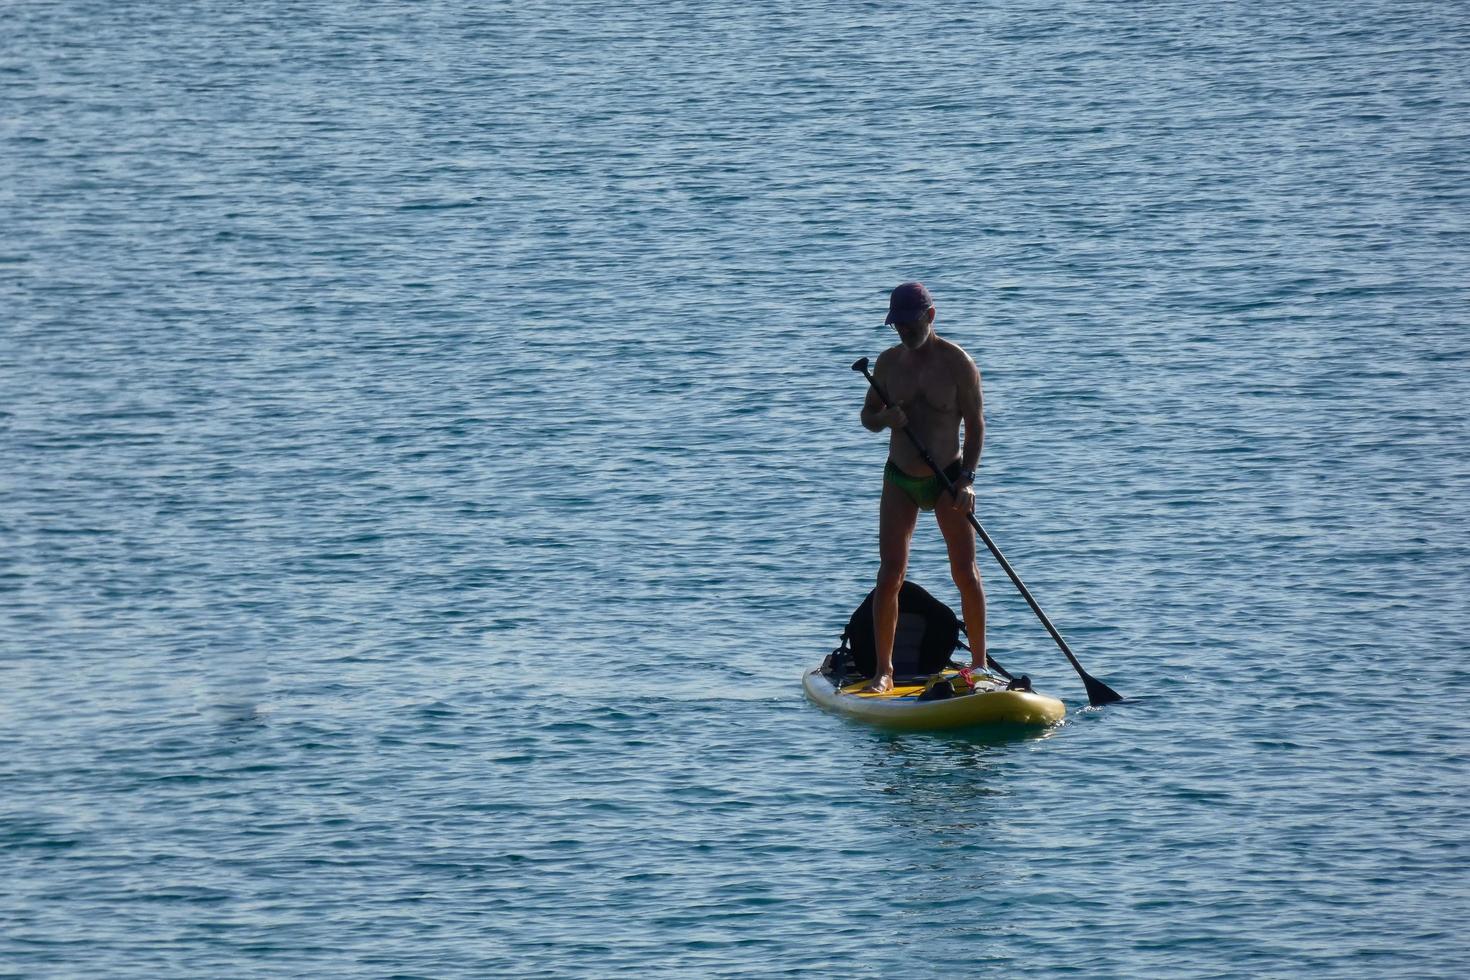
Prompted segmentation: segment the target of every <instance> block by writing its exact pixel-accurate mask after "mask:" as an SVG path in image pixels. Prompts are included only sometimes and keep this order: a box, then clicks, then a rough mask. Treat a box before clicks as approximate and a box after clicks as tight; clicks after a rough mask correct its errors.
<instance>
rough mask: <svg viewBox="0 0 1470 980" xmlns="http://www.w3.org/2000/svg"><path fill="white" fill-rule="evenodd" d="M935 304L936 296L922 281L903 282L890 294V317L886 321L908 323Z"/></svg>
mask: <svg viewBox="0 0 1470 980" xmlns="http://www.w3.org/2000/svg"><path fill="white" fill-rule="evenodd" d="M933 305H934V298H933V297H932V296H930V295H929V290H927V289H925V288H924V284H923V283H921V282H903V283H899V284H898V285H897V286H895V287H894V289H893V292H891V293H889V294H888V319H886V320H884V321H883V322H884V323H908V322H909V321H910V320H914V319H917V318H918V317H919V316H920V315H921V314H922V313H923V312H924V311H925V310H927V309H929V308H930V307H932V306H933Z"/></svg>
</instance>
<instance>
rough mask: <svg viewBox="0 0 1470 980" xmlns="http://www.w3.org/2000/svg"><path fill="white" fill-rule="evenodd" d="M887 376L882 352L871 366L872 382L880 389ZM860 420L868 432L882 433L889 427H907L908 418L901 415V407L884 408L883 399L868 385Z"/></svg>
mask: <svg viewBox="0 0 1470 980" xmlns="http://www.w3.org/2000/svg"><path fill="white" fill-rule="evenodd" d="M887 375H888V352H887V351H884V352H883V353H882V354H879V355H878V361H877V363H875V364H874V365H873V380H874V381H876V382H877V383H878V385H879V387H881V386H882V385H883V379H884V378H885V377H886V376H887ZM862 420H863V428H865V429H867V430H868V431H869V432H882V431H883V430H884V429H886V428H889V427H890V426H891V427H893V428H895V429H901V428H903V427H904V426H905V425H908V418H907V417H906V416H905V415H904V414H903V406H902V405H894V406H892V407H890V408H884V407H883V399H881V398H879V397H878V392H877V390H876V389H875V388H874V387H873V386H872V385H868V396H867V397H866V398H864V399H863V411H862Z"/></svg>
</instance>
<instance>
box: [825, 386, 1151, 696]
mask: <svg viewBox="0 0 1470 980" xmlns="http://www.w3.org/2000/svg"><path fill="white" fill-rule="evenodd" d="M852 367H853V370H854V371H861V372H862V374H863V377H865V378H867V379H868V384H870V385H872V386H873V392H874V393H875V394H877V396H878V400H879V401H880V402H882V403H883V407H884V408H888V407H889V403H888V396H887V395H885V394H883V389H882V388H880V387H879V386H878V379H876V378H874V377H873V375H872V373H871V372H869V371H868V359H867V358H866V357H864V358H862V359H860V360H859V361H858V362H857V363H855V364H853V366H852ZM900 431H902V432H903V434H904V435H905V436H907V437H908V440H909V442H910V444H912V445H913V447H914V449H916V450H918V453H919V458H920V459H922V460H923V461H924V465H926V466H928V467H929V469H931V470H933V471H934V475H935V476H937V477H939V481H940V483H942V484H944V491H945V493H948V494H950V495H951V496H953V495H954V492H955V488H954V483H953V481H951V480H950V478H949V477H948V476H946V475H945V473H944V470H942V469H940V468H939V467H938V466H937V465H936V464H935V462H934V457H932V456H930V455H929V450H927V449H925V448H924V444H923V443H922V442H920V441H919V437H918V436H916V435H914V433H913V432H912V431H911V430H910V429H909V427H908V426H904V427H903V429H901V430H900ZM965 516H966V517H967V518H969V520H970V525H971V526H972V527H974V529H975V533H976V534H978V535H980V540H981V541H984V542H985V547H987V548H989V549H990V553H991V554H992V555H994V556H995V560H996V562H997V563H998V564H999V565H1000V567H1001V568H1002V569H1003V570H1004V571H1005V573H1006V575H1008V576H1010V580H1011V583H1012V584H1013V585H1015V587H1016V590H1017V591H1018V592H1020V593H1021V598H1023V599H1025V600H1026V604H1027V605H1029V606H1030V607H1031V611H1032V612H1034V613H1035V614H1036V618H1037V619H1039V620H1041V625H1042V626H1045V627H1046V631H1047V632H1048V633H1050V634H1051V638H1052V639H1053V640H1055V641H1056V644H1057V647H1058V648H1060V649H1061V651H1062V653H1064V654H1066V656H1067V660H1068V661H1069V662H1070V663H1071V664H1072V669H1073V670H1075V671H1077V676H1079V677H1081V678H1082V684H1083V686H1084V687H1086V688H1087V697H1088V700H1089V701H1091V702H1092V704H1093V706H1094V707H1096V706H1098V705H1102V704H1107V703H1109V702H1110V701H1121V700H1123V696H1122V695H1120V694H1119V693H1118V692H1116V691H1114V690H1113V689H1112V688H1110V687H1108V686H1107V685H1106V684H1104V683H1103V682H1102V681H1100V680H1098V679H1097V678H1095V677H1092V676H1091V675H1089V674H1088V673H1087V671H1085V670H1083V669H1082V665H1081V664H1080V663H1078V662H1077V657H1076V656H1075V655H1073V653H1072V649H1071V647H1069V646H1067V641H1066V640H1064V639H1062V634H1061V633H1059V632H1058V631H1057V628H1056V627H1055V626H1053V625H1052V622H1051V620H1050V619H1048V618H1047V616H1046V613H1045V612H1043V611H1042V609H1041V604H1040V603H1039V602H1037V601H1036V597H1035V596H1033V595H1032V594H1031V590H1030V589H1028V588H1026V583H1025V582H1022V581H1021V576H1019V575H1017V574H1016V570H1015V569H1014V568H1012V567H1011V563H1010V562H1008V561H1006V556H1005V555H1003V554H1001V553H1000V548H999V547H997V546H996V543H995V542H994V541H993V540H991V538H990V535H989V534H987V533H985V528H983V527H981V526H980V522H979V521H978V520H976V519H975V515H974V514H973V513H968V514H966V515H965Z"/></svg>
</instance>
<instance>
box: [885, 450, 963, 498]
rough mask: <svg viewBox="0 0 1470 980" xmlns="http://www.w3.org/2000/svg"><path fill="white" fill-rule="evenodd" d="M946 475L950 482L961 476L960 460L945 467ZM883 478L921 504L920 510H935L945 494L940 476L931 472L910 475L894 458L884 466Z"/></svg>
mask: <svg viewBox="0 0 1470 980" xmlns="http://www.w3.org/2000/svg"><path fill="white" fill-rule="evenodd" d="M944 475H945V476H947V477H949V482H950V483H953V482H954V481H956V480H958V479H959V478H960V461H959V460H955V461H954V462H953V463H950V464H949V465H948V466H946V467H945V468H944ZM883 480H884V482H886V483H891V484H893V485H894V486H896V487H898V489H900V490H902V491H903V492H904V493H906V494H908V496H909V499H910V500H912V501H913V502H914V503H916V504H918V505H919V509H920V510H933V509H934V505H935V504H936V503H938V502H939V498H940V497H941V496H943V495H944V482H943V481H942V480H940V479H939V476H938V475H937V474H934V473H930V474H929V475H928V476H909V475H908V474H907V473H905V472H904V471H903V470H901V469H899V468H898V467H897V466H896V465H894V462H893V460H891V459H890V460H889V461H888V464H887V465H886V466H884V467H883Z"/></svg>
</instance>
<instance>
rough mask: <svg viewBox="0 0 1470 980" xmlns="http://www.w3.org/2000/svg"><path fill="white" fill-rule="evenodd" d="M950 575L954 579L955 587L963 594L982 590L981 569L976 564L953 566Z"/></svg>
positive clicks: (950, 568) (968, 563)
mask: <svg viewBox="0 0 1470 980" xmlns="http://www.w3.org/2000/svg"><path fill="white" fill-rule="evenodd" d="M949 574H950V575H951V576H952V577H953V578H954V584H955V587H956V588H958V589H959V590H960V591H961V592H964V591H966V590H968V589H975V590H977V591H978V590H979V589H980V569H978V568H976V567H975V563H974V562H967V563H965V564H963V565H961V564H951V565H950V566H949Z"/></svg>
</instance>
